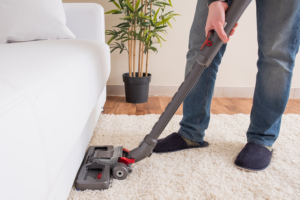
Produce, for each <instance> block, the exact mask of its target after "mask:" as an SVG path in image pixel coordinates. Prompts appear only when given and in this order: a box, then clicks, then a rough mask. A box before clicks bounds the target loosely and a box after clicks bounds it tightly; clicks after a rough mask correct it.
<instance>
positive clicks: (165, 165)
mask: <svg viewBox="0 0 300 200" xmlns="http://www.w3.org/2000/svg"><path fill="white" fill-rule="evenodd" d="M158 117H159V115H154V114H152V115H144V116H127V115H101V117H100V119H99V122H98V125H97V128H96V129H95V131H94V135H93V138H92V140H91V142H90V145H110V144H111V145H115V146H117V145H123V146H124V147H125V148H128V149H133V148H135V147H136V146H138V144H139V142H140V141H141V139H143V137H144V136H145V135H146V134H148V133H149V131H150V130H151V128H152V126H153V125H154V123H155V122H156V121H157V120H158ZM181 118H182V116H180V115H177V116H174V117H173V119H172V120H171V122H170V123H169V124H168V126H167V127H166V129H165V131H164V133H163V134H162V136H161V137H165V136H167V135H168V134H170V133H171V132H174V131H177V130H178V129H179V124H178V123H179V122H180V120H181ZM248 125H249V115H244V114H236V115H212V117H211V123H210V127H209V128H208V130H207V131H206V137H205V140H206V141H208V142H209V143H210V146H209V147H208V148H205V149H193V150H185V151H181V152H177V153H171V154H164V155H157V154H153V155H152V156H151V157H150V158H147V159H145V160H143V161H140V162H138V163H136V164H134V165H133V173H132V174H130V175H129V176H128V177H127V179H126V180H123V181H119V180H114V181H113V183H112V187H111V188H110V189H108V190H103V191H91V190H86V191H76V190H75V189H74V188H73V189H72V191H71V193H70V196H69V200H96V199H97V200H98V199H99V200H100V199H122V200H123V199H159V200H160V199H172V200H173V199H272V200H273V199H300V115H295V114H289V115H284V116H283V120H282V126H281V133H280V136H279V138H278V140H277V142H276V143H275V144H274V146H273V148H274V153H273V158H272V162H271V164H270V166H269V167H268V168H267V169H266V170H265V171H262V172H258V173H253V172H245V171H243V170H240V169H237V168H236V167H234V165H233V161H234V159H235V157H236V156H237V154H238V153H239V151H240V150H241V149H242V148H243V147H244V145H245V143H246V135H245V133H246V130H247V128H248Z"/></svg>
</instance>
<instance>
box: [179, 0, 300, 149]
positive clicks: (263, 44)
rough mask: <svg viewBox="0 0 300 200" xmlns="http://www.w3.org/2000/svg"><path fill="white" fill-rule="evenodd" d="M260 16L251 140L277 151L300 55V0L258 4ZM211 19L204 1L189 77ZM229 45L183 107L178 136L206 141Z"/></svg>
mask: <svg viewBox="0 0 300 200" xmlns="http://www.w3.org/2000/svg"><path fill="white" fill-rule="evenodd" d="M252 3H253V2H252ZM230 4H231V1H230V0H229V5H230ZM256 13H257V32H258V36H257V40H258V46H259V49H258V56H259V59H258V61H257V68H258V72H257V76H256V86H255V92H254V97H253V106H252V110H251V116H250V126H249V128H248V131H247V140H248V142H254V143H257V144H261V145H266V146H272V145H273V143H274V142H275V140H276V139H277V138H278V135H279V131H280V124H281V118H282V114H283V112H284V110H285V107H286V104H287V101H288V98H289V93H290V87H291V79H292V75H293V68H294V65H295V57H296V54H297V53H298V50H299V38H300V31H299V29H300V1H299V0H288V1H284V0H280V1H269V0H256ZM207 14H208V7H207V4H206V0H198V3H197V8H196V13H195V17H194V21H193V24H192V27H191V31H190V36H189V50H188V53H187V64H186V70H185V75H187V74H188V72H189V71H190V70H191V68H192V67H193V65H194V64H195V62H196V61H195V59H196V56H197V55H198V53H199V52H200V47H201V46H202V44H203V43H204V41H205V39H206V37H205V29H204V28H205V24H206V19H207ZM253 20H254V19H253ZM245 39H246V38H245ZM226 46H227V44H224V45H223V46H222V47H221V49H220V50H219V52H218V53H217V55H216V57H215V58H214V60H213V61H212V63H211V64H210V66H209V67H208V68H206V69H205V70H204V72H203V74H202V75H201V77H200V78H199V79H198V81H197V82H196V84H195V86H194V87H193V88H192V90H191V91H190V93H189V94H188V96H187V97H186V99H185V100H184V102H183V118H182V120H181V122H180V129H179V131H178V133H179V134H181V135H182V136H184V137H185V138H187V139H189V140H191V141H195V142H202V141H203V138H204V136H205V130H206V129H207V127H208V124H209V120H210V107H211V100H212V96H213V91H214V86H215V81H216V77H217V72H218V67H219V65H220V63H221V60H222V57H223V55H224V52H225V50H226ZM245 53H247V52H245Z"/></svg>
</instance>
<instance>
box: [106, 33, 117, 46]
mask: <svg viewBox="0 0 300 200" xmlns="http://www.w3.org/2000/svg"><path fill="white" fill-rule="evenodd" d="M115 38H116V36H115V35H114V36H112V37H111V38H110V39H109V40H108V42H107V44H108V45H109V44H110V43H111V41H113V40H114V39H115Z"/></svg>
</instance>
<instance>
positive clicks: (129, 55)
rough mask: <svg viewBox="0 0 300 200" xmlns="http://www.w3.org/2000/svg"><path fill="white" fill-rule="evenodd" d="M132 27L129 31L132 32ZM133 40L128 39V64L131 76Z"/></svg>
mask: <svg viewBox="0 0 300 200" xmlns="http://www.w3.org/2000/svg"><path fill="white" fill-rule="evenodd" d="M130 31H131V30H130V27H129V28H128V33H130ZM130 50H131V42H130V40H128V66H129V77H131V73H132V72H131V51H130Z"/></svg>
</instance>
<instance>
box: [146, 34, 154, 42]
mask: <svg viewBox="0 0 300 200" xmlns="http://www.w3.org/2000/svg"><path fill="white" fill-rule="evenodd" d="M152 35H153V33H150V34H149V35H148V37H147V40H146V42H148V41H149V40H150V38H151V37H152Z"/></svg>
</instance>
